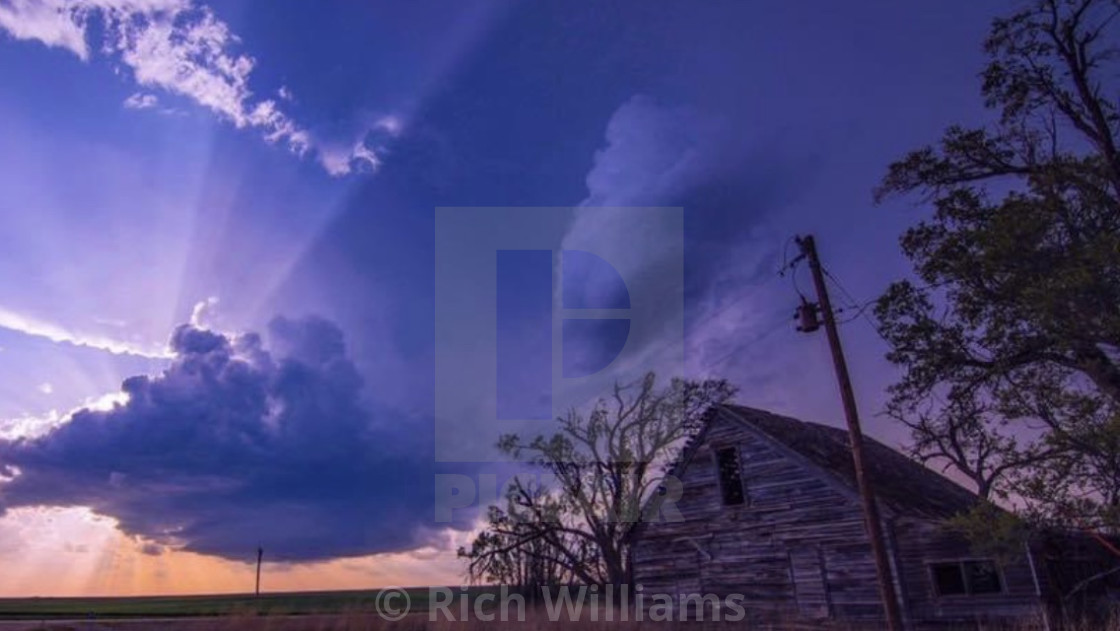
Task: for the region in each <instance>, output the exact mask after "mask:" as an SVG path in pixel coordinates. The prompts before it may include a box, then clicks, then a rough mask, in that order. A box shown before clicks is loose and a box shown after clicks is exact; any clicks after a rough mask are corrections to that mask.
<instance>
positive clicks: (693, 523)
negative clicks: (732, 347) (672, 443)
mask: <svg viewBox="0 0 1120 631" xmlns="http://www.w3.org/2000/svg"><path fill="white" fill-rule="evenodd" d="M728 446H736V447H738V449H739V454H740V460H741V466H742V474H743V482H744V487H745V490H746V494H747V503H746V504H744V505H741V506H724V505H723V502H722V496H721V493H720V487H719V478H718V473H717V468H716V462H715V453H716V451H718V450H719V449H720V448H723V447H728ZM680 475H681V483H682V486H683V493H682V496H681V498H680V500H679V501H678V502H677V503H676V506H677V508H678V509H679V510H680V513H681V515H682V516H683V517H684V520H683V521H680V522H676V523H671V522H664V523H650V524H646V525H644V526H643V530H642V533H641V535H640V537H639V539H638V541H637V542H636V544H635V548H634V581H635V583H636V584H640V585H642V586H643V588H644V590H645V592H646V593H675V594H679V593H704V594H707V593H711V594H716V595H717V596H719V597H721V598H726V597H727V596H728V595H730V594H743V595H744V596H745V597H746V599H745V601H744V603H743V604H744V606H745V607H746V608H747V609H748V610H750V611H752V612H754V611H759V612H766V613H774V614H783V615H792V616H797V617H805V618H823V617H837V618H846V619H852V618H866V617H872V618H874V617H878V616H881V615H882V613H881V612H882V608H881V605H880V602H879V593H878V589H877V583H876V574H875V565H874V561H873V557H872V554H871V549H870V545H869V544H868V541H867V537H866V534H865V532H864V527H863V514H862V511H861V508H860V505H859V503H858V501H856V498H855V497H854V496H853V495H852V494H851V493H849V492H845V491H844V490H843V489H842V488H840V487H839V486H838V484H839V483H837V482H830V481H829V480H828V478H827V477H825V476H826V474H824V473H823V472H821V471H820V470H819V469H816V468H815V467H812V466H810V465H808V464H807V463H806V462H804V461H803V460H801V459H800V458H798V457H797V456H796V455H794V454H792V452H790V451H789V450H787V449H784V448H782V447H779V446H777V445H775V444H773V443H772V442H771V441H769V440H766V439H764V438H762V437H760V436H759V435H757V434H756V433H754V431H753V430H751V429H749V428H747V427H744V426H743V425H742V424H740V423H738V422H736V421H734V420H731V419H727V418H725V417H723V418H717V419H716V420H714V421H713V422H712V424H711V425H710V426H709V427H708V430H707V432H706V434H705V436H704V439H703V442H702V443H701V444H700V445H698V446H697V448H696V449H695V451H694V453H693V456H692V459H691V460H690V463H689V465H688V466H687V467H686V468H685V469H684V470H683V472H680Z"/></svg>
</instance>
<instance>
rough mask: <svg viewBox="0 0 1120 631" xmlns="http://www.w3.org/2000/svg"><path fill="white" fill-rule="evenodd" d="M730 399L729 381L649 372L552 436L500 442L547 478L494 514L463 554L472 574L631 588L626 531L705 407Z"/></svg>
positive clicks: (513, 488) (510, 495)
mask: <svg viewBox="0 0 1120 631" xmlns="http://www.w3.org/2000/svg"><path fill="white" fill-rule="evenodd" d="M733 393H734V389H733V388H732V387H731V386H730V385H729V384H728V383H727V382H726V381H723V380H705V381H688V380H683V379H673V380H672V381H671V382H670V383H669V384H668V385H667V386H664V387H661V388H659V387H658V386H657V381H656V377H655V376H654V374H653V373H649V374H647V375H645V377H643V378H642V379H641V380H639V381H638V382H636V383H632V384H626V385H621V384H616V385H615V387H614V391H613V392H612V393H611V394H610V396H608V397H604V398H602V399H600V400H599V401H597V402H596V403H595V404H594V405H593V406H592V407H591V409H590V410H589V411H588V412H587V413H584V412H581V411H579V410H571V411H569V412H568V413H567V414H566V415H565V416H564V417H561V418H559V419H557V422H558V424H559V429H558V431H557V432H556V433H554V434H552V435H550V436H545V435H540V436H536V437H534V438H532V439H531V440H525V439H523V438H522V437H520V436H517V435H506V436H503V437H502V438H501V439H500V441H499V443H498V448H499V450H500V451H501V452H503V453H504V454H506V455H508V456H510V457H512V458H514V459H515V460H518V461H520V462H523V463H525V464H528V465H530V466H531V467H532V468H533V470H534V471H539V472H543V473H545V474H546V475H544V476H543V477H537V476H534V475H530V476H519V477H517V478H515V479H514V480H513V481H512V483H511V484H510V485H509V486H508V487H507V490H506V495H505V504H504V506H494V507H491V508H490V511H489V513H488V519H487V525H486V529H485V530H484V531H483V532H482V533H481V534H480V535H479V536H478V537H477V538H476V539H475V541H474V542H473V544H472V546H471V547H470V548H464V549H461V550H460V551H459V554H460V556H462V557H464V558H466V559H467V560H468V562H469V569H470V573H471V575H472V577H474V578H481V579H487V580H492V581H498V582H511V583H514V584H518V585H521V586H524V587H535V586H538V585H542V584H550V583H551V584H555V583H565V582H571V581H578V582H583V583H590V584H608V583H610V584H615V585H621V584H625V583H626V582H628V581H629V575H630V554H629V540H628V535H629V534H630V530H631V528H632V527H633V525H634V524H636V523H637V522H639V521H640V520H641V519H642V517H643V515H642V514H641V513H642V510H643V506H644V505H645V503H646V500H647V499H648V498H649V497H650V495H651V494H652V493H654V492H655V491H656V490H657V489H658V488H659V486H660V485H662V484H663V483H664V481H665V480H664V476H665V471H666V467H667V465H668V464H669V463H671V462H672V461H673V460H675V458H676V457H677V455H678V453H677V452H678V450H679V448H680V445H681V444H682V442H683V441H684V440H685V439H686V438H688V437H689V436H691V435H692V434H693V433H694V432H696V431H697V430H698V429H699V428H700V426H701V425H702V423H703V419H704V416H705V414H706V413H707V411H708V410H709V409H710V408H711V407H712V406H715V405H719V404H721V403H723V402H725V401H726V400H727V399H728V398H730V397H731V395H732V394H733ZM541 480H544V481H543V482H542V481H541Z"/></svg>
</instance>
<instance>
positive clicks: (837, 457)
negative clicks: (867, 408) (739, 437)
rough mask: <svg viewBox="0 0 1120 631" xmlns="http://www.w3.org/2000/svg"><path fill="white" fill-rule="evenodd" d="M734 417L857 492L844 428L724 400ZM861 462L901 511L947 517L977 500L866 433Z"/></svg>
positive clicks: (884, 501)
mask: <svg viewBox="0 0 1120 631" xmlns="http://www.w3.org/2000/svg"><path fill="white" fill-rule="evenodd" d="M722 408H723V411H724V412H730V414H727V416H728V417H730V418H733V419H736V420H738V421H740V422H742V423H745V424H746V425H748V426H751V427H753V428H755V429H756V430H758V432H760V433H762V434H764V435H765V436H766V437H769V438H770V439H771V440H773V441H774V442H776V443H778V444H780V445H781V446H784V447H786V448H788V449H789V450H792V451H794V452H796V453H797V454H798V455H800V456H802V457H803V458H805V459H806V460H808V461H809V463H810V464H812V465H815V466H816V467H818V468H820V469H822V470H823V471H824V472H826V473H827V474H829V475H830V476H832V477H834V478H836V479H837V480H839V481H840V482H841V483H842V484H843V485H845V486H847V487H849V488H850V489H851V490H852V491H857V492H858V487H857V485H856V478H855V467H854V466H853V465H852V455H851V450H850V447H849V446H850V443H849V441H848V432H847V431H846V430H842V429H839V428H836V427H830V426H828V425H821V424H818V423H809V422H806V421H800V420H797V419H795V418H790V417H788V416H779V415H777V414H772V413H770V412H767V411H765V410H759V409H755V408H749V407H744V406H740V405H724V406H722ZM863 453H864V464H865V466H866V467H867V470H868V474H869V477H870V479H871V484H872V488H873V489H874V490H875V496H876V497H877V498H878V499H879V502H880V504H881V505H885V507H886V508H888V509H889V510H891V511H892V512H894V513H895V514H899V515H908V516H913V517H928V518H946V517H951V516H953V515H955V514H957V513H960V512H962V511H966V510H968V509H970V508H972V507H973V506H975V505H976V503H977V502H978V501H979V498H978V497H977V496H976V494H974V493H972V492H971V491H969V490H968V489H965V488H964V487H962V486H960V485H959V484H957V483H956V482H953V481H952V480H950V479H949V478H946V477H945V476H943V475H940V474H938V473H937V472H935V471H932V470H931V469H928V468H927V467H925V466H924V465H922V464H921V463H919V462H917V461H915V460H912V459H910V458H908V457H907V456H905V455H903V454H901V453H899V452H898V451H895V450H894V449H891V448H890V447H888V446H886V445H884V444H882V443H880V442H878V441H876V440H874V439H872V438H869V437H867V436H864V449H863Z"/></svg>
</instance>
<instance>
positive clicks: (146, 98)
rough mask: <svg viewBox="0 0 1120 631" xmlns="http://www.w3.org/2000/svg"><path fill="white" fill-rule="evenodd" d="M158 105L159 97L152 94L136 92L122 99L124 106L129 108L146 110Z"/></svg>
mask: <svg viewBox="0 0 1120 631" xmlns="http://www.w3.org/2000/svg"><path fill="white" fill-rule="evenodd" d="M157 105H159V99H158V98H156V95H154V94H145V93H142V92H137V93H135V94H133V95H132V96H130V97H128V98H127V99H125V100H124V106H125V107H126V108H128V109H130V110H146V109H149V108H153V107H155V106H157Z"/></svg>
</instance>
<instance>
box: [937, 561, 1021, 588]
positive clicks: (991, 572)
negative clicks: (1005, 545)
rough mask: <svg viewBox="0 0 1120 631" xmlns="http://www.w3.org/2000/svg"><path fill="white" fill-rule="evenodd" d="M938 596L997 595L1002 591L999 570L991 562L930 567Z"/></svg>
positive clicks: (967, 562)
mask: <svg viewBox="0 0 1120 631" xmlns="http://www.w3.org/2000/svg"><path fill="white" fill-rule="evenodd" d="M930 573H931V574H932V575H933V584H934V587H935V588H936V589H937V595H938V596H960V595H967V594H973V595H976V594H998V593H1000V592H1002V591H1003V582H1002V581H1001V580H1000V576H999V570H998V569H996V564H995V563H993V562H991V561H986V560H978V561H953V562H950V563H934V564H932V565H930Z"/></svg>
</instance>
